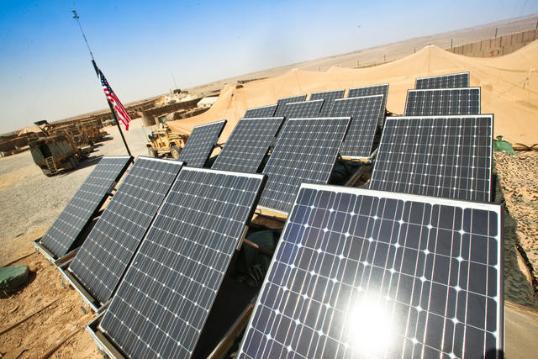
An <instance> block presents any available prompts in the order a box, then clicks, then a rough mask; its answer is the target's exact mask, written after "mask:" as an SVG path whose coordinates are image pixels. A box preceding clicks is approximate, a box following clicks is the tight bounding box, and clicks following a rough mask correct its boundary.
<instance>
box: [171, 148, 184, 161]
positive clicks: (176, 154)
mask: <svg viewBox="0 0 538 359" xmlns="http://www.w3.org/2000/svg"><path fill="white" fill-rule="evenodd" d="M180 153H181V151H180V150H179V148H178V147H177V146H176V145H171V146H170V155H171V156H172V158H173V159H175V160H179V154H180Z"/></svg>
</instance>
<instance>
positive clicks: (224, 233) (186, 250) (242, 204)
mask: <svg viewBox="0 0 538 359" xmlns="http://www.w3.org/2000/svg"><path fill="white" fill-rule="evenodd" d="M263 182H264V176H262V175H256V174H243V173H235V172H223V171H214V170H208V169H199V168H189V167H184V168H182V170H181V171H180V173H179V175H178V177H177V179H176V181H175V182H174V185H173V186H172V189H171V190H170V192H169V193H168V196H167V197H166V199H165V201H164V203H163V205H162V206H161V208H160V209H159V212H158V214H157V216H156V218H155V220H154V221H153V223H152V225H151V227H150V229H149V231H148V233H147V234H146V236H145V239H144V241H143V242H142V244H141V246H140V249H139V250H138V252H137V254H136V256H135V258H134V259H133V262H132V264H131V265H130V267H129V269H128V270H127V273H126V274H125V277H124V279H123V280H122V282H121V284H120V285H119V288H118V290H117V292H116V294H115V295H114V297H113V299H112V302H111V303H110V306H109V308H108V310H107V311H106V312H105V314H104V317H103V319H102V321H101V323H100V326H99V329H100V330H101V331H102V332H103V333H105V334H106V335H107V336H108V337H109V338H110V339H111V340H112V342H113V343H114V344H115V345H117V347H119V348H120V349H121V350H122V351H123V352H124V353H125V354H126V355H127V356H130V357H137V358H140V357H163V358H172V357H175V358H186V357H190V356H191V355H192V353H193V351H194V350H195V347H196V344H197V342H198V338H199V336H200V333H201V331H202V329H203V328H204V325H205V322H206V320H207V317H208V315H209V312H210V310H211V307H212V305H213V302H214V300H215V297H216V295H217V292H218V291H219V288H220V285H221V283H222V280H223V278H224V274H225V273H226V270H227V268H228V265H229V263H230V261H231V258H232V255H233V254H234V252H235V250H236V248H237V245H238V242H239V241H240V239H241V237H242V235H243V233H244V229H245V226H246V224H247V222H248V220H249V219H250V217H251V216H252V214H253V211H254V206H255V203H256V200H257V198H258V195H259V192H260V190H261V188H262V187H263Z"/></svg>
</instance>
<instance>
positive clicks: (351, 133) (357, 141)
mask: <svg viewBox="0 0 538 359" xmlns="http://www.w3.org/2000/svg"><path fill="white" fill-rule="evenodd" d="M384 98H385V97H384V95H373V96H363V97H354V98H344V99H338V100H335V101H334V102H333V106H332V108H331V110H330V111H329V112H328V115H329V116H332V117H342V116H349V117H351V124H350V125H349V130H348V132H347V134H346V137H345V139H344V143H342V148H341V151H340V154H341V155H342V156H344V157H350V158H361V157H368V156H370V153H371V151H372V146H373V143H374V136H375V134H376V130H377V125H378V123H383V119H384V117H385V106H384Z"/></svg>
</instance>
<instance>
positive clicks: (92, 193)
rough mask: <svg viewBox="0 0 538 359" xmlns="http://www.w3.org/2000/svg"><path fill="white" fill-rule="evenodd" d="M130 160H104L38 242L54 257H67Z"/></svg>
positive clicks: (104, 158) (120, 158) (127, 158)
mask: <svg viewBox="0 0 538 359" xmlns="http://www.w3.org/2000/svg"><path fill="white" fill-rule="evenodd" d="M130 161H131V157H128V156H122V157H103V158H102V159H101V160H100V161H99V163H98V164H97V165H96V166H95V168H94V169H93V171H92V172H91V173H90V175H89V176H88V177H87V178H86V180H85V181H84V183H83V184H82V186H80V188H79V190H78V191H77V193H75V195H74V196H73V198H72V199H71V201H69V203H68V204H67V206H66V207H65V208H64V210H63V211H62V213H61V214H60V216H59V217H58V219H56V221H55V222H54V224H53V225H52V227H50V229H49V230H48V232H47V233H46V234H45V235H44V236H43V238H42V239H41V242H40V243H41V244H42V245H43V246H44V247H45V248H47V249H48V250H49V251H50V252H52V253H53V254H54V255H55V256H57V257H61V256H63V255H65V254H67V252H69V250H70V249H71V248H72V246H73V245H74V244H75V241H76V240H77V238H78V236H79V235H80V233H81V232H82V230H83V229H84V227H85V226H86V224H88V222H89V221H90V219H91V217H92V216H93V214H94V213H95V211H97V210H98V209H99V207H100V206H101V205H102V203H103V201H104V200H105V196H106V195H107V194H108V193H109V192H110V190H111V189H112V186H113V185H114V184H115V183H116V181H117V180H118V179H119V178H120V177H121V175H122V174H123V172H124V171H125V169H126V168H127V166H128V165H129V163H130Z"/></svg>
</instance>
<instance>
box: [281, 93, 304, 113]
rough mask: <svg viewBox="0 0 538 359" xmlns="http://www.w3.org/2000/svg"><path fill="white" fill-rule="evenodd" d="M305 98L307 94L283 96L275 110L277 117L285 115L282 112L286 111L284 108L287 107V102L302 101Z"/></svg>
mask: <svg viewBox="0 0 538 359" xmlns="http://www.w3.org/2000/svg"><path fill="white" fill-rule="evenodd" d="M305 100H306V95H301V96H294V97H286V98H281V99H280V100H278V101H277V103H276V110H275V115H274V116H275V117H282V116H284V115H283V114H282V111H284V108H285V107H286V104H287V103H289V102H300V101H305Z"/></svg>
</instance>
